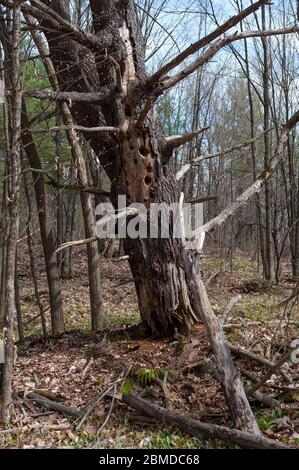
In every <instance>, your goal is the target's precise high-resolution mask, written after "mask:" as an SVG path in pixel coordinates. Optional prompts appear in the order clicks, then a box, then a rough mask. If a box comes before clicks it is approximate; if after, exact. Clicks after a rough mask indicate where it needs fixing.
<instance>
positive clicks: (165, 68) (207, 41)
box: [147, 0, 269, 90]
mask: <svg viewBox="0 0 299 470" xmlns="http://www.w3.org/2000/svg"><path fill="white" fill-rule="evenodd" d="M268 1H269V0H260V1H258V2H256V3H253V4H252V5H250V6H249V7H248V8H246V9H245V10H243V11H242V12H241V13H239V14H237V15H235V16H233V17H232V18H230V19H229V20H228V21H226V22H225V23H223V24H222V25H221V26H219V28H217V29H215V30H214V31H213V32H212V33H210V34H208V35H207V36H205V37H203V38H201V39H199V40H198V41H197V42H195V43H194V44H191V45H190V46H189V47H187V49H185V50H184V51H182V52H181V53H180V54H179V55H177V56H176V57H175V58H174V59H172V60H171V61H170V62H168V64H166V65H164V66H163V67H161V68H160V69H159V70H158V71H157V72H155V73H154V74H153V75H152V76H151V77H150V78H149V79H148V81H147V87H148V89H149V90H151V89H153V88H154V86H155V84H157V83H158V81H159V80H160V78H161V77H163V76H165V75H166V74H167V73H169V72H170V71H171V70H173V69H174V68H175V67H177V66H178V65H180V64H181V63H182V62H183V61H184V60H185V59H187V57H189V56H190V55H192V54H194V53H195V52H197V51H198V50H199V49H202V48H203V47H204V46H207V45H208V44H210V43H211V42H212V41H214V39H217V38H218V37H219V36H221V35H222V34H224V33H225V32H226V31H228V30H229V29H231V28H233V27H234V26H236V25H237V24H238V23H239V22H240V21H242V20H243V19H244V18H246V17H247V16H248V15H250V14H251V13H253V12H255V11H256V10H258V9H259V8H260V7H261V6H262V5H265V4H267V3H268Z"/></svg>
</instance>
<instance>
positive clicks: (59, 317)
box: [22, 101, 64, 336]
mask: <svg viewBox="0 0 299 470" xmlns="http://www.w3.org/2000/svg"><path fill="white" fill-rule="evenodd" d="M28 128H29V119H28V114H27V109H26V104H25V102H24V101H23V102H22V129H23V132H22V144H23V147H24V150H25V152H26V155H27V159H28V161H29V165H30V167H31V168H33V169H36V170H37V171H36V172H35V171H34V170H32V177H33V185H34V191H35V197H36V204H37V209H38V218H39V225H40V234H41V240H42V245H43V252H44V258H45V264H46V272H47V279H48V288H49V298H50V308H51V325H52V334H53V336H59V335H61V334H62V333H64V319H63V310H62V297H61V290H60V280H59V272H58V266H57V256H56V245H55V237H54V231H53V227H52V226H51V224H50V220H49V209H48V204H47V194H46V188H45V179H44V175H43V174H42V173H40V172H39V170H42V165H41V161H40V158H39V155H38V151H37V148H36V145H35V143H34V140H33V137H32V134H31V133H30V132H29V130H28Z"/></svg>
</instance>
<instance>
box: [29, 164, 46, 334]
mask: <svg viewBox="0 0 299 470" xmlns="http://www.w3.org/2000/svg"><path fill="white" fill-rule="evenodd" d="M23 181H24V191H25V196H26V201H27V207H28V218H27V221H26V236H27V245H28V252H29V259H30V271H31V277H32V281H33V285H34V294H35V299H36V303H37V306H38V309H39V313H40V318H41V325H42V330H43V337H44V339H45V340H46V339H47V337H48V333H47V323H46V318H45V312H44V305H43V302H42V298H41V295H40V292H39V287H38V275H37V272H38V271H37V265H36V262H35V253H34V248H33V239H32V214H33V210H32V200H31V195H30V192H29V188H28V181H27V175H26V172H24V173H23Z"/></svg>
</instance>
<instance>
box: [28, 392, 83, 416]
mask: <svg viewBox="0 0 299 470" xmlns="http://www.w3.org/2000/svg"><path fill="white" fill-rule="evenodd" d="M26 398H30V399H31V400H33V401H34V402H35V403H38V404H39V405H42V406H44V407H45V408H48V409H49V410H54V411H58V412H59V413H62V414H64V415H67V416H73V417H75V418H78V417H79V416H81V411H79V410H77V409H76V408H73V407H71V406H66V405H62V404H61V403H57V402H56V401H53V400H49V398H46V397H43V396H42V395H39V394H38V393H35V392H30V393H28V394H27V395H26Z"/></svg>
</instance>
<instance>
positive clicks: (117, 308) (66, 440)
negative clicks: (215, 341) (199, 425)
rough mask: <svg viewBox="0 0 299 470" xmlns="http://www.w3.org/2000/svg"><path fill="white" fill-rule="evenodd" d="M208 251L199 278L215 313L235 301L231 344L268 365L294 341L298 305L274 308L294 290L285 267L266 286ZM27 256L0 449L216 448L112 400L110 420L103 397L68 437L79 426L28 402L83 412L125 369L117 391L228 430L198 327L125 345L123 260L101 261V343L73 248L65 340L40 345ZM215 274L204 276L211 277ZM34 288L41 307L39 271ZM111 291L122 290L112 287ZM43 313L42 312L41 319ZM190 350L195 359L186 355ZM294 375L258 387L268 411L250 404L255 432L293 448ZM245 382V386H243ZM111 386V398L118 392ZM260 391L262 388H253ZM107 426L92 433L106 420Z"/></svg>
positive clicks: (131, 302) (127, 286)
mask: <svg viewBox="0 0 299 470" xmlns="http://www.w3.org/2000/svg"><path fill="white" fill-rule="evenodd" d="M221 263H222V262H221V260H220V259H219V258H218V257H217V256H216V255H215V253H206V254H205V257H204V258H203V262H202V271H203V275H204V279H205V280H206V281H207V280H208V279H209V281H210V282H209V286H208V292H209V296H210V300H211V302H212V305H213V307H214V309H215V312H216V313H217V314H222V313H223V311H224V308H225V307H226V305H227V304H228V302H229V300H230V299H231V298H233V297H234V296H236V295H237V294H241V299H240V300H239V301H238V302H237V303H236V305H235V306H234V307H233V309H232V311H231V313H230V316H229V319H228V320H227V323H228V324H233V325H235V326H231V327H229V328H227V329H226V334H227V338H228V340H229V341H230V343H233V344H234V345H237V346H241V347H244V348H246V349H247V350H250V351H253V352H255V353H256V354H258V355H259V356H263V357H266V358H268V359H271V360H272V361H273V362H275V361H276V360H277V358H278V357H280V354H282V353H284V352H285V351H286V350H287V348H288V347H289V345H290V344H291V341H292V340H293V339H294V338H296V337H297V338H298V337H299V333H298V323H297V327H296V325H294V324H293V323H290V322H288V321H287V320H288V319H291V320H292V321H293V322H298V321H299V310H298V305H293V308H290V305H289V306H288V307H287V308H286V307H283V306H280V304H281V303H282V302H283V300H285V299H286V298H287V297H288V296H289V295H290V294H291V293H292V291H293V289H294V284H293V283H292V282H291V278H290V274H289V273H288V270H287V268H286V267H285V268H284V273H283V276H282V280H281V283H280V284H279V286H276V285H273V286H270V287H269V286H265V285H264V284H263V283H262V282H261V281H260V280H259V279H258V274H257V273H258V268H257V265H256V262H255V261H252V260H250V258H249V256H248V255H244V254H242V253H238V255H237V256H236V257H235V259H234V262H233V266H232V269H229V268H228V267H227V266H226V268H225V264H226V263H225V262H223V263H222V264H223V266H224V270H223V271H222V272H221V271H220V272H219V269H220V268H221ZM28 266H29V263H28V259H27V255H26V253H24V256H23V257H22V262H21V263H20V265H19V267H18V271H19V279H20V297H21V304H22V313H23V318H24V324H25V332H26V335H27V336H28V339H27V340H26V341H25V343H23V344H20V345H18V359H17V362H16V367H15V370H14V391H15V404H14V414H13V419H12V423H11V425H10V427H8V428H5V429H2V430H0V447H2V448H3V447H4V448H10V447H18V448H20V447H21V448H24V447H25V448H28V447H31V446H34V447H44V446H45V447H83V448H85V447H97V448H136V447H137V448H138V447H143V448H199V447H203V448H219V447H227V445H225V444H223V443H222V442H219V441H199V440H197V439H195V438H192V436H188V435H186V434H184V433H182V432H181V431H179V430H178V429H174V428H169V427H167V426H163V425H161V423H159V424H158V425H157V423H153V422H151V421H150V420H149V419H147V418H145V417H141V416H137V415H136V413H133V412H131V411H130V410H129V409H128V408H127V407H126V405H124V404H123V403H121V402H119V401H117V400H116V401H115V403H114V407H113V410H112V412H111V415H110V414H109V409H110V405H111V397H109V396H106V397H105V398H103V399H102V400H101V402H100V403H99V405H98V406H97V407H95V409H94V410H93V412H92V413H91V415H90V416H89V418H88V419H87V420H86V422H85V423H84V424H83V425H82V426H81V427H80V429H77V426H78V419H77V421H76V419H74V418H70V417H67V416H64V415H61V414H60V413H58V412H54V411H49V410H45V409H43V408H41V407H40V406H39V405H38V404H37V403H35V402H34V401H33V400H31V399H29V398H28V397H27V395H28V393H30V392H31V391H37V392H38V393H40V394H41V395H44V396H46V397H48V398H51V399H54V400H55V401H57V402H59V403H63V404H65V405H68V406H72V407H73V408H76V409H78V410H83V409H84V408H85V406H87V405H88V404H90V403H92V401H93V400H94V399H95V398H96V397H97V396H99V394H100V393H101V391H102V390H105V389H106V388H107V387H108V386H109V384H111V383H112V382H113V381H115V380H117V379H119V378H120V377H121V374H123V373H124V371H129V375H128V378H127V380H126V382H125V384H122V386H123V391H124V388H131V387H132V386H134V391H136V393H138V394H140V395H141V396H143V397H145V398H148V399H150V400H151V401H152V402H153V401H154V402H155V403H157V404H159V405H161V406H165V405H166V404H168V405H169V406H171V409H172V410H176V411H178V412H180V413H181V414H187V415H188V416H190V417H192V418H195V419H200V420H202V421H206V422H211V423H215V424H225V425H228V426H229V425H230V419H229V413H228V410H227V407H226V404H225V400H224V398H223V394H222V392H221V390H220V387H219V385H218V383H217V382H216V381H215V380H214V379H213V378H212V377H211V376H210V375H208V374H205V373H204V372H203V371H202V370H201V367H200V365H201V363H203V362H204V361H205V359H206V358H207V357H209V356H210V355H211V352H210V347H209V343H208V339H207V337H206V334H205V331H204V328H203V326H202V325H199V326H198V327H197V328H196V329H195V331H194V333H193V335H192V336H191V337H189V338H183V337H176V338H173V339H172V340H153V339H150V338H147V339H132V338H131V337H130V336H129V335H128V328H127V327H128V326H130V325H133V324H136V323H138V321H139V315H138V308H137V302H136V296H135V292H134V285H133V284H132V283H129V282H127V283H124V282H125V281H128V280H130V278H131V275H130V270H129V267H128V264H127V262H118V263H115V262H112V261H109V260H106V259H105V260H102V262H101V270H102V283H103V287H102V289H103V298H104V304H105V311H106V314H107V319H108V325H107V332H106V333H105V334H104V335H103V336H102V337H101V338H94V337H92V336H91V333H90V316H89V296H88V282H87V267H86V258H85V251H84V249H77V250H76V255H75V269H74V273H75V274H74V277H73V278H72V279H70V280H62V286H63V300H64V312H65V318H66V325H67V330H68V333H67V334H65V335H64V336H63V337H62V338H59V339H55V340H53V339H49V340H47V341H46V342H43V341H42V340H41V328H40V324H39V320H38V319H35V320H34V318H35V317H36V315H37V314H38V310H37V306H36V304H35V300H34V290H33V285H32V282H31V280H30V272H29V267H28ZM216 273H218V274H217V275H216V276H214V277H213V278H211V276H212V275H213V274H216ZM38 275H39V282H40V288H41V291H42V292H43V298H44V303H45V305H47V296H46V279H45V273H44V268H43V265H42V257H40V263H39V273H38ZM118 284H122V285H120V286H118ZM47 315H49V313H47ZM195 351H196V354H195V353H194V352H195ZM235 359H236V364H237V366H238V367H239V368H241V369H246V370H247V371H250V372H251V373H253V374H255V375H256V376H257V377H261V376H262V375H263V374H264V373H265V371H266V370H267V369H266V368H265V367H263V366H261V365H258V364H256V363H254V362H252V361H251V360H250V359H248V358H247V359H246V358H240V357H237V356H236V358H235ZM298 369H299V367H298V365H297V366H295V365H294V364H290V363H287V364H285V365H284V366H283V370H284V371H285V372H286V373H287V374H288V375H289V376H290V379H291V383H290V384H286V383H285V382H284V381H283V379H282V377H281V376H280V375H277V376H274V377H272V380H271V381H272V383H273V384H276V385H277V386H282V387H283V388H284V387H287V386H289V385H291V386H292V387H293V388H295V389H296V388H298V390H295V391H292V392H288V391H287V390H279V389H272V390H271V389H264V391H267V393H268V394H270V395H271V396H273V397H276V398H278V400H279V403H280V406H279V407H277V408H274V409H268V408H265V407H263V405H261V404H260V403H257V402H254V401H253V402H252V406H253V410H254V412H255V414H256V417H257V420H258V422H259V425H260V427H261V429H262V431H263V432H264V434H265V435H266V436H268V437H271V438H273V439H277V440H280V441H282V442H288V443H292V444H295V445H298V444H299V370H298ZM156 378H161V379H166V378H167V389H168V393H169V398H170V402H169V400H168V403H167V399H166V398H165V396H164V394H163V391H162V388H161V381H160V383H159V380H155V379H156ZM244 380H245V383H246V382H248V378H247V379H246V378H244ZM120 391H121V390H120V387H119V388H118V390H117V392H118V393H120ZM262 391H263V390H262ZM107 416H109V420H108V422H107V423H106V425H105V427H104V428H103V429H102V430H100V432H99V429H100V428H101V426H102V423H103V422H104V421H105V419H106V417H107Z"/></svg>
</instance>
